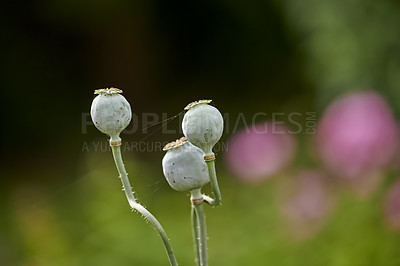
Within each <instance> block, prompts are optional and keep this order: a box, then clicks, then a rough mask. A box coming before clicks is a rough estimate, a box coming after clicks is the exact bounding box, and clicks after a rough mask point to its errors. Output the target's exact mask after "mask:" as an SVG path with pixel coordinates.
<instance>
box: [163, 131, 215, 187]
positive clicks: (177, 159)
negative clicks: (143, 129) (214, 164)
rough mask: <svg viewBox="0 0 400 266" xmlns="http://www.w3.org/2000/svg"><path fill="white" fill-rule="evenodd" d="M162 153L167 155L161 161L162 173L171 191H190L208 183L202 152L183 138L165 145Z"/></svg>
mask: <svg viewBox="0 0 400 266" xmlns="http://www.w3.org/2000/svg"><path fill="white" fill-rule="evenodd" d="M164 151H167V153H166V154H165V156H164V158H163V160H162V166H163V172H164V176H165V178H166V179H167V181H168V184H169V185H170V186H171V187H172V188H173V189H175V190H177V191H192V190H194V189H199V188H201V187H202V186H204V185H205V184H207V183H208V182H210V177H209V176H208V168H207V164H206V163H205V162H204V159H203V156H204V153H203V151H202V150H201V149H199V148H198V147H196V146H194V145H193V144H191V143H190V142H188V141H186V138H185V137H182V138H181V139H179V140H177V141H174V142H171V143H169V144H167V145H166V146H165V147H164Z"/></svg>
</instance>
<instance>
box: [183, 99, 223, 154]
mask: <svg viewBox="0 0 400 266" xmlns="http://www.w3.org/2000/svg"><path fill="white" fill-rule="evenodd" d="M210 102H211V100H201V101H196V102H193V103H190V104H188V105H187V106H186V107H185V110H188V111H187V112H186V114H185V116H184V117H183V121H182V130H183V134H184V135H185V137H186V138H187V139H188V140H189V141H190V142H191V143H193V144H194V145H196V146H197V147H199V148H201V149H202V150H203V151H204V153H205V156H210V155H213V152H212V148H213V147H214V145H215V144H216V143H217V142H218V141H219V139H220V138H221V136H222V132H223V130H224V120H223V118H222V115H221V113H220V112H219V111H218V109H217V108H215V107H214V106H211V105H208V103H210Z"/></svg>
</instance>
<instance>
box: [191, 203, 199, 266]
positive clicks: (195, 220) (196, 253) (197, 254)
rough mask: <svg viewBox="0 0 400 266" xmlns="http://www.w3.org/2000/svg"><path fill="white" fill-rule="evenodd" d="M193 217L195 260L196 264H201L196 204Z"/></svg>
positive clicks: (192, 212)
mask: <svg viewBox="0 0 400 266" xmlns="http://www.w3.org/2000/svg"><path fill="white" fill-rule="evenodd" d="M190 214H191V218H192V234H193V247H194V253H195V255H196V257H195V262H196V265H200V251H199V240H200V238H199V224H198V222H197V214H196V210H195V208H194V206H193V205H192V209H191V212H190Z"/></svg>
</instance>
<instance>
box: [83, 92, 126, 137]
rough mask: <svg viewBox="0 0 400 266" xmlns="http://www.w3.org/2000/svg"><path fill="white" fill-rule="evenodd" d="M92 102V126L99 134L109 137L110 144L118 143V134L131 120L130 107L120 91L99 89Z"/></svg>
mask: <svg viewBox="0 0 400 266" xmlns="http://www.w3.org/2000/svg"><path fill="white" fill-rule="evenodd" d="M94 93H95V94H98V96H96V98H94V100H93V102H92V107H91V110H90V114H91V116H92V120H93V123H94V125H95V126H96V127H97V129H98V130H100V131H101V132H103V133H105V134H107V135H109V136H110V137H111V139H110V143H111V144H112V143H114V144H115V143H120V142H121V138H120V137H119V134H120V133H121V132H122V130H124V129H125V128H126V127H127V126H128V124H129V122H130V121H131V118H132V111H131V106H130V105H129V103H128V101H127V100H126V99H125V97H124V96H122V95H121V94H120V93H122V90H119V89H116V88H110V89H100V90H96V91H95V92H94Z"/></svg>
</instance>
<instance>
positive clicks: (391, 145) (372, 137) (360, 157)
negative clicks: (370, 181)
mask: <svg viewBox="0 0 400 266" xmlns="http://www.w3.org/2000/svg"><path fill="white" fill-rule="evenodd" d="M397 139H398V127H397V124H396V121H395V119H394V116H393V113H392V110H391V109H390V107H389V106H388V104H387V103H386V102H385V100H384V99H383V98H382V97H381V96H380V95H379V94H377V93H376V92H372V91H363V92H356V93H351V94H348V95H346V96H344V97H342V98H340V99H338V100H336V101H335V102H333V103H332V104H331V105H330V106H329V107H328V108H327V110H326V111H325V113H324V115H323V117H322V119H321V121H320V122H319V125H318V128H317V136H316V144H317V149H318V152H319V155H320V156H321V159H322V161H323V163H324V164H325V166H326V167H327V168H328V169H329V170H331V171H332V172H333V173H335V174H336V175H338V176H341V177H343V178H347V179H355V178H358V177H361V176H363V175H365V174H367V173H370V172H377V171H379V170H381V169H383V168H384V167H385V166H387V165H388V164H389V163H390V162H391V160H392V159H393V157H394V155H395V154H396V152H397V150H398V142H397Z"/></svg>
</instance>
